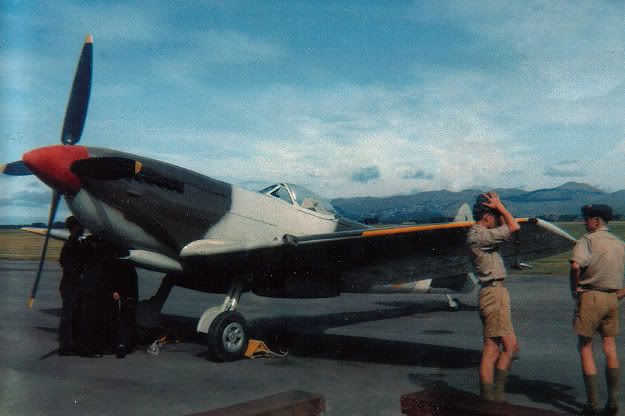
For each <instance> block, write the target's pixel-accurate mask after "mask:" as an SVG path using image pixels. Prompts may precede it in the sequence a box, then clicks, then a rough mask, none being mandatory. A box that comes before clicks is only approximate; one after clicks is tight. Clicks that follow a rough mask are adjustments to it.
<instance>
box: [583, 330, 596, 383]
mask: <svg viewBox="0 0 625 416" xmlns="http://www.w3.org/2000/svg"><path fill="white" fill-rule="evenodd" d="M579 355H580V358H581V359H582V372H583V373H584V375H594V374H597V367H596V366H595V358H594V357H593V356H592V338H587V337H581V336H580V337H579Z"/></svg>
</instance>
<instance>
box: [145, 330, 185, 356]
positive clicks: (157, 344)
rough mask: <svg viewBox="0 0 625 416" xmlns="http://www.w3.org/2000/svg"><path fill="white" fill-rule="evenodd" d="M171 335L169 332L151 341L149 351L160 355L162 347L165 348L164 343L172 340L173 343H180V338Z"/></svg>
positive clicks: (151, 353)
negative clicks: (170, 336)
mask: <svg viewBox="0 0 625 416" xmlns="http://www.w3.org/2000/svg"><path fill="white" fill-rule="evenodd" d="M168 337H169V333H167V334H165V335H163V336H161V337H160V338H158V339H156V340H155V341H154V342H153V343H151V344H150V345H149V346H148V348H147V350H146V351H147V353H148V354H150V355H158V353H159V352H161V349H162V348H163V345H165V344H169V343H171V342H173V343H178V342H180V340H179V339H178V338H175V337H174V338H168Z"/></svg>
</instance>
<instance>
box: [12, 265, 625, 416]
mask: <svg viewBox="0 0 625 416" xmlns="http://www.w3.org/2000/svg"><path fill="white" fill-rule="evenodd" d="M36 266H37V263H36V262H32V261H0V293H2V295H1V296H2V298H3V301H2V302H1V303H0V313H1V314H2V316H3V317H4V319H3V322H2V324H1V325H0V414H2V415H29V416H32V415H71V414H81V415H111V414H136V415H144V414H145V415H186V414H189V413H196V412H202V411H207V410H210V409H216V408H220V407H224V406H229V405H233V404H236V403H240V402H243V401H248V400H253V399H257V398H260V397H263V396H266V395H269V394H273V393H278V392H282V391H286V390H291V389H298V390H304V391H309V392H312V393H317V394H321V395H322V396H323V397H324V398H325V401H326V408H327V410H326V412H325V413H324V414H327V415H400V414H401V410H400V396H401V395H402V394H405V393H410V392H415V391H420V390H423V389H426V388H444V387H447V386H448V387H452V388H455V389H459V390H463V391H466V392H469V393H474V394H477V393H478V391H479V388H478V364H479V360H480V351H481V324H480V321H479V318H478V313H477V310H476V304H477V292H473V293H470V294H465V295H460V296H456V298H457V299H458V300H459V301H460V309H459V311H457V312H452V311H450V310H448V308H447V302H446V300H445V297H444V296H442V295H417V294H414V295H413V294H401V295H361V294H346V295H341V296H340V297H337V298H329V299H310V300H293V299H289V300H286V299H271V298H262V297H258V296H255V295H252V294H244V295H243V296H242V298H241V304H240V307H239V309H238V310H239V312H241V313H242V314H243V315H244V316H245V318H246V319H247V321H248V324H249V327H250V335H251V337H252V338H254V339H260V340H263V341H265V342H267V343H268V344H269V345H270V346H271V347H272V348H274V349H276V350H278V349H280V348H282V349H285V350H288V355H286V356H285V357H282V358H258V359H254V360H250V359H244V360H241V361H237V362H228V363H215V362H211V361H208V360H206V359H205V358H204V355H205V350H206V348H205V346H204V345H203V343H202V341H203V340H202V337H200V336H198V335H197V334H195V333H194V330H193V328H194V325H195V322H196V320H197V318H198V317H199V316H200V315H201V313H202V311H203V310H204V309H205V308H206V307H208V306H213V305H216V304H220V303H221V302H222V300H223V298H222V296H220V295H212V294H205V293H198V292H193V291H189V290H186V289H181V288H174V290H173V291H172V294H171V296H170V298H169V299H168V301H167V303H166V305H165V308H164V311H163V312H164V322H165V323H166V324H167V326H168V327H170V329H171V332H170V334H171V336H172V337H176V338H178V339H179V340H180V342H171V343H168V344H165V345H163V347H162V349H161V350H160V353H159V354H157V355H152V354H149V353H147V351H146V348H147V345H143V346H142V347H140V348H139V349H138V350H137V351H135V352H134V353H132V354H130V355H128V356H127V357H126V358H124V359H118V358H116V357H115V356H114V355H105V356H104V357H102V358H82V357H75V356H70V357H61V356H58V355H57V354H56V349H57V346H58V345H57V327H58V319H59V318H58V316H59V312H60V296H59V294H58V283H59V278H60V270H59V269H58V267H57V266H56V264H54V263H47V265H46V269H45V272H44V275H43V278H42V282H41V285H40V288H39V292H38V295H37V299H36V301H35V304H34V307H33V309H32V310H29V309H28V308H27V306H26V300H27V298H28V295H29V293H30V288H31V285H32V283H33V280H34V276H35V269H36ZM139 275H140V297H141V298H148V297H149V296H151V295H152V294H153V292H154V291H155V290H156V288H157V287H158V285H159V283H160V275H158V274H157V273H153V272H146V271H140V273H139ZM567 280H568V279H567V278H566V277H564V276H562V277H558V276H522V277H517V276H512V277H510V278H509V279H508V282H507V286H508V288H509V289H510V293H511V297H512V308H513V310H512V313H513V322H514V324H515V329H516V332H517V336H518V337H519V342H520V347H521V351H520V355H519V359H518V360H517V361H515V362H514V363H513V367H512V371H511V375H510V378H509V383H508V395H507V400H508V401H509V402H510V403H513V404H518V405H525V406H533V407H537V408H543V409H550V410H557V411H561V412H567V413H575V412H577V411H578V409H579V408H580V407H581V405H582V404H583V402H584V401H585V393H584V386H583V382H582V376H581V370H580V365H579V359H578V355H577V350H576V337H575V336H574V334H573V333H572V329H571V324H572V318H573V307H574V303H573V300H572V299H571V297H570V295H569V293H568V282H567ZM622 315H623V312H622V311H621V319H622ZM142 334H143V336H144V338H145V339H148V342H146V343H144V344H148V343H149V339H150V338H149V337H150V333H149V332H147V333H146V332H145V331H143V332H142ZM157 335H158V333H153V334H152V338H153V339H155V338H156V337H157ZM617 342H618V344H619V346H620V345H622V342H621V341H620V339H619V340H618V341H617ZM599 351H600V342H599V339H597V340H596V342H595V353H596V356H597V358H598V361H597V365H598V368H600V369H602V368H603V366H604V363H603V358H602V356H601V354H598V353H599ZM623 354H625V349H623V348H622V347H621V355H623ZM601 372H602V371H601ZM600 380H601V397H602V400H605V395H606V393H605V383H604V381H603V375H601V377H600ZM621 407H622V408H623V407H624V404H623V403H621Z"/></svg>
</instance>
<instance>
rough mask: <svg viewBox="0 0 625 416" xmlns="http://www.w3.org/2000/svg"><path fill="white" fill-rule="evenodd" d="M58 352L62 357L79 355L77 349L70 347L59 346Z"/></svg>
mask: <svg viewBox="0 0 625 416" xmlns="http://www.w3.org/2000/svg"><path fill="white" fill-rule="evenodd" d="M58 354H59V355H60V356H62V357H69V356H71V355H78V354H77V353H76V351H74V350H72V349H69V348H59V352H58Z"/></svg>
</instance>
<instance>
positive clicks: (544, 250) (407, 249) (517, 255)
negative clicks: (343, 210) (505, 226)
mask: <svg viewBox="0 0 625 416" xmlns="http://www.w3.org/2000/svg"><path fill="white" fill-rule="evenodd" d="M517 221H518V222H519V224H520V225H521V230H520V231H519V232H518V233H515V235H514V236H513V238H512V239H511V240H510V241H509V242H506V243H504V244H503V245H502V247H501V249H500V253H501V254H502V257H503V258H504V261H505V262H506V263H507V265H508V266H512V265H515V264H517V265H518V264H520V263H521V262H527V261H531V260H535V259H538V258H542V257H548V256H551V255H554V254H558V253H562V252H565V251H568V250H570V249H571V248H572V247H573V245H574V243H575V239H574V238H573V237H572V236H570V235H569V234H568V233H566V232H565V231H563V230H561V229H560V228H558V227H556V226H555V225H553V224H550V223H548V222H546V221H543V220H539V219H535V218H521V219H517ZM473 224H474V223H473V222H470V221H465V222H452V223H446V224H430V225H416V226H402V227H388V228H378V229H365V230H357V231H344V232H336V233H329V234H319V235H308V236H291V235H285V236H284V237H283V238H282V239H276V240H273V241H267V242H254V243H237V242H218V241H214V240H198V241H194V242H192V243H190V244H189V245H187V246H186V247H185V248H184V249H183V250H182V251H181V253H180V255H181V257H182V259H183V261H186V262H190V263H195V264H196V265H197V264H199V265H201V266H204V267H211V266H212V267H219V265H220V264H224V263H225V262H227V263H229V264H237V266H238V267H240V268H242V269H243V270H245V269H247V270H250V271H258V270H259V269H262V268H267V267H268V266H270V265H271V264H275V263H284V262H290V263H297V264H298V267H299V268H300V269H303V270H307V269H315V268H318V267H319V265H320V264H325V265H326V266H328V267H333V268H336V269H340V270H341V273H342V279H343V281H344V282H345V284H347V285H348V286H351V288H353V289H354V290H357V289H358V287H359V286H363V287H366V286H371V285H373V284H380V283H382V284H384V283H401V282H409V281H414V280H418V279H432V278H438V277H447V276H452V275H457V274H462V273H468V272H470V271H471V270H472V268H471V264H470V259H469V255H468V254H469V252H468V250H467V248H466V244H465V240H466V233H467V230H468V229H469V228H470V227H471V226H472V225H473ZM245 265H246V266H245Z"/></svg>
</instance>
